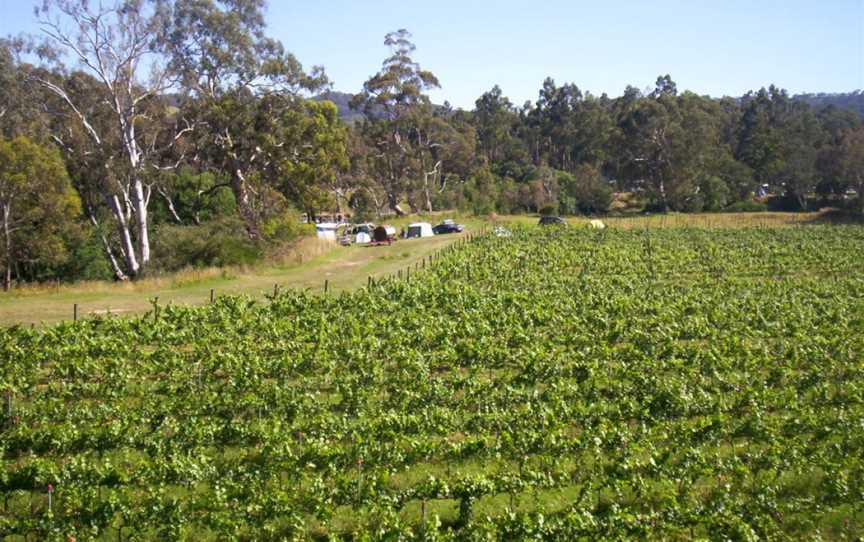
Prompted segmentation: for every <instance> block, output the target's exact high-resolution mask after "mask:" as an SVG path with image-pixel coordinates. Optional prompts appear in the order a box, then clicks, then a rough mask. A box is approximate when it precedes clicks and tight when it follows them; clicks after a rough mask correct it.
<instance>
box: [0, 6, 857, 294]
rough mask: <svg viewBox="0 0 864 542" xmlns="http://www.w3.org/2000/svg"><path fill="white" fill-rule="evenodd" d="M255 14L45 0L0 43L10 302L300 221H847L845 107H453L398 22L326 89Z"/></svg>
mask: <svg viewBox="0 0 864 542" xmlns="http://www.w3.org/2000/svg"><path fill="white" fill-rule="evenodd" d="M264 8H265V5H264V0H222V1H220V2H209V1H200V0H135V1H133V0H114V1H110V2H103V3H99V4H98V5H93V3H91V2H86V1H84V0H48V1H45V2H40V4H39V7H38V9H37V10H36V16H37V17H38V20H39V23H40V26H41V29H42V33H41V35H39V36H35V37H26V36H23V37H10V38H7V39H4V40H2V42H0V137H2V142H0V143H2V145H3V147H2V148H3V149H4V152H3V153H2V161H0V220H2V224H0V226H2V231H3V239H2V241H3V242H2V243H0V263H2V266H3V270H4V277H6V278H7V280H6V281H5V283H6V287H7V288H8V287H9V286H10V284H11V283H12V282H13V279H14V280H18V281H29V280H43V279H49V278H51V279H53V278H64V279H78V278H104V277H107V276H114V277H115V278H117V279H120V280H126V279H134V278H138V277H141V276H144V275H145V274H147V273H148V272H152V271H166V270H172V269H176V268H179V267H182V266H186V265H220V264H226V263H242V262H245V261H251V260H254V259H255V258H257V257H258V256H260V255H261V254H262V253H264V252H266V251H267V250H268V247H270V246H272V245H273V244H278V243H280V242H284V241H288V240H290V239H292V238H294V237H296V236H297V235H298V234H299V233H300V230H301V226H300V220H299V217H300V214H301V213H304V214H306V215H307V216H309V217H313V218H314V217H316V216H318V215H320V214H338V215H341V216H353V217H355V218H358V219H367V218H368V219H375V218H380V217H382V216H387V215H391V214H398V215H402V214H407V213H420V212H432V211H435V210H440V209H458V210H462V211H466V212H473V213H478V214H486V213H492V212H496V213H522V212H541V213H567V214H569V213H587V214H603V213H609V212H623V210H625V209H624V208H626V209H628V210H634V209H635V210H639V211H643V210H647V211H658V212H662V211H678V212H700V211H721V210H755V209H762V208H765V206H766V205H771V206H774V207H777V208H784V209H789V210H793V209H807V208H811V207H814V206H821V205H824V204H830V205H833V206H845V207H849V208H850V209H854V210H857V211H859V212H860V211H861V210H862V198H861V197H859V195H860V194H861V193H862V191H864V173H862V170H864V127H862V122H861V117H860V114H861V112H862V111H864V107H862V104H864V100H862V98H861V94H860V93H853V94H849V95H804V96H795V97H792V96H790V95H789V94H788V93H787V92H786V91H784V90H782V89H781V88H779V87H777V86H774V85H769V86H767V87H765V88H761V89H758V90H754V91H752V92H750V93H748V94H747V95H745V96H743V97H740V98H712V97H709V96H702V95H697V94H694V93H692V92H688V91H681V90H679V87H678V84H677V83H676V81H674V80H673V78H672V77H670V76H669V75H665V74H663V75H660V76H658V77H657V80H656V81H655V83H654V87H653V88H652V89H650V90H647V91H642V90H639V88H638V87H637V86H628V87H627V88H626V89H623V92H622V93H621V95H620V96H616V97H611V96H608V95H606V94H603V95H600V96H597V95H594V94H591V93H590V92H586V91H584V90H582V89H580V87H579V86H578V85H577V84H575V83H559V82H557V81H556V80H555V79H553V78H552V77H549V78H547V79H546V80H545V81H542V82H541V85H540V88H539V91H538V95H537V99H536V100H535V101H533V102H527V103H524V104H521V105H520V104H514V103H513V102H512V101H511V100H509V99H508V98H507V96H506V94H505V93H504V91H502V89H500V88H499V87H498V86H494V87H492V88H491V89H489V90H488V91H487V92H485V93H483V94H482V95H481V96H479V97H478V98H477V100H476V102H475V106H474V108H473V109H472V110H470V111H466V110H461V109H453V108H452V107H451V106H450V105H449V104H447V103H445V104H442V105H436V104H433V103H432V102H431V101H430V99H429V95H428V92H429V91H430V89H435V88H439V87H441V86H444V89H445V90H446V81H443V82H442V81H439V80H438V78H437V77H436V76H435V75H434V74H433V73H431V72H429V71H428V70H425V69H424V68H423V67H422V66H420V65H419V64H418V63H417V62H416V61H415V60H414V56H415V49H416V45H415V44H414V43H413V41H412V36H411V34H410V32H408V31H407V30H404V29H403V30H398V31H395V32H392V33H390V34H388V35H387V36H385V38H384V46H385V47H384V48H383V49H382V56H383V61H382V64H381V69H380V71H379V72H378V73H375V74H370V75H369V78H368V80H367V81H366V83H365V84H364V86H363V88H361V89H356V93H355V94H345V93H340V92H336V91H335V90H334V89H333V88H332V86H331V85H330V83H329V81H328V79H327V77H326V74H325V71H324V68H321V67H314V68H311V69H306V68H304V66H303V65H302V64H301V62H300V61H299V60H298V59H297V58H296V57H295V56H294V55H292V54H291V53H290V52H288V51H287V50H286V49H285V47H284V46H283V44H281V43H280V42H278V41H277V40H273V39H271V38H270V37H268V35H267V29H266V23H265V19H264V15H263V14H264ZM634 83H637V84H644V83H645V82H644V81H636V82H634ZM28 160H29V161H33V162H38V164H37V163H28ZM46 168H47V169H46ZM46 170H48V171H52V172H54V173H52V174H51V175H52V177H53V178H52V179H50V181H49V180H46V179H45V178H44V177H45V171H46ZM46 183H48V185H50V186H51V191H49V192H46V190H45V186H46ZM46 194H56V196H53V199H52V200H51V201H52V202H53V203H52V204H51V205H47V204H45V205H43V208H44V209H50V210H51V211H50V212H44V209H43V212H35V211H34V209H35V208H37V207H39V206H40V205H41V204H37V202H39V201H40V200H39V198H40V197H48V196H46ZM622 202H626V205H625V204H623V203H622ZM46 205H47V206H46ZM35 239H39V240H41V241H44V242H40V243H32V242H30V241H28V240H35ZM47 239H50V240H51V241H50V242H47V241H45V240H47ZM22 246H32V247H34V248H33V249H32V250H26V251H24V250H23V249H22V248H21V247H22ZM40 246H42V247H44V249H39V247H40ZM58 247H59V249H58ZM40 250H41V251H40Z"/></svg>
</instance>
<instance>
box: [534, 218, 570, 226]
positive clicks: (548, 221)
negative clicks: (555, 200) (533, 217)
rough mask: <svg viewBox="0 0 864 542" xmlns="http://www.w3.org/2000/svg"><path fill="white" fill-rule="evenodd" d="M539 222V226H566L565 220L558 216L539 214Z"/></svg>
mask: <svg viewBox="0 0 864 542" xmlns="http://www.w3.org/2000/svg"><path fill="white" fill-rule="evenodd" d="M539 224H540V225H541V226H566V225H567V221H566V220H564V219H563V218H561V217H560V216H541V217H540V222H539Z"/></svg>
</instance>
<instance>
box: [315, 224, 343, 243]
mask: <svg viewBox="0 0 864 542" xmlns="http://www.w3.org/2000/svg"><path fill="white" fill-rule="evenodd" d="M338 227H339V224H337V223H335V222H322V223H320V224H315V232H316V233H317V234H318V239H326V240H328V241H336V229H337V228H338Z"/></svg>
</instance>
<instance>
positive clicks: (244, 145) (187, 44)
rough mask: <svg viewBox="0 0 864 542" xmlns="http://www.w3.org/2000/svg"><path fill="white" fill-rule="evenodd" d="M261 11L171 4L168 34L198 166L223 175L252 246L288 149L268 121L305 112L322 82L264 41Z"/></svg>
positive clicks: (240, 0) (251, 0)
mask: <svg viewBox="0 0 864 542" xmlns="http://www.w3.org/2000/svg"><path fill="white" fill-rule="evenodd" d="M263 8H264V1H263V0H222V1H220V2H213V1H204V0H175V4H174V9H173V12H172V14H171V17H170V20H169V21H167V25H166V27H167V31H166V32H165V47H166V51H167V54H168V56H169V58H170V62H169V66H170V68H171V69H172V70H173V71H174V72H175V73H176V74H177V75H178V80H179V87H180V89H181V90H182V100H181V101H182V104H181V107H182V108H183V110H184V111H187V112H188V113H189V116H190V117H191V118H193V119H194V122H195V124H196V127H197V128H200V129H197V130H196V131H195V133H194V137H193V139H192V147H193V148H194V158H195V161H196V162H197V163H198V164H199V165H200V166H201V167H203V168H208V169H215V170H218V171H220V172H222V173H223V174H224V175H225V176H226V178H227V179H228V181H227V186H228V187H230V188H231V191H232V192H233V194H234V197H235V199H236V201H237V209H238V212H239V214H240V216H241V218H242V219H243V221H244V224H245V227H246V231H247V234H248V235H249V237H250V238H252V239H256V240H258V239H261V238H262V233H261V229H260V225H261V221H262V220H263V219H264V218H265V216H264V215H265V214H266V212H265V208H266V199H267V198H266V194H268V193H269V194H272V187H269V186H264V184H262V183H264V179H265V178H267V177H269V176H271V174H272V172H271V171H268V170H269V168H272V167H275V166H276V165H277V164H279V163H281V162H283V161H284V160H285V159H286V156H283V154H282V153H284V152H289V151H290V150H291V149H292V146H291V145H283V144H282V142H280V141H275V140H273V138H272V134H271V132H270V130H271V129H274V126H273V125H272V123H273V121H275V120H277V119H285V118H288V117H291V114H290V112H291V111H292V110H297V108H302V107H303V106H302V94H303V93H304V92H307V91H314V90H317V89H321V88H324V87H325V86H326V84H327V79H326V77H325V76H324V73H323V70H322V69H321V68H319V67H315V68H313V69H312V70H311V71H310V72H309V73H307V72H306V71H304V69H303V66H302V65H301V64H300V62H299V61H298V60H297V58H296V57H295V56H294V55H292V54H291V53H290V52H288V51H286V50H285V48H284V46H283V45H282V44H281V43H280V42H279V41H277V40H274V39H272V38H268V37H267V36H266V35H265V26H266V25H265V21H264V14H263ZM256 123H258V124H256ZM294 148H296V147H294Z"/></svg>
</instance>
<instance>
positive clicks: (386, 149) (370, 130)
mask: <svg viewBox="0 0 864 542" xmlns="http://www.w3.org/2000/svg"><path fill="white" fill-rule="evenodd" d="M384 45H386V46H387V47H388V48H389V49H390V56H389V57H387V58H386V59H385V60H384V62H383V64H382V67H381V71H379V72H378V73H377V74H375V75H373V76H372V77H370V78H369V79H368V80H367V81H366V82H365V83H364V84H363V91H362V92H361V93H360V94H358V95H357V96H355V98H354V100H353V101H352V105H353V106H354V107H355V108H358V109H361V108H362V110H363V112H364V113H365V115H366V120H365V122H364V125H363V127H362V130H363V132H364V135H365V137H366V138H367V139H369V140H370V142H371V145H370V146H371V147H373V148H374V149H375V151H374V152H373V154H372V155H371V156H370V157H369V160H370V161H371V167H370V169H371V170H373V171H374V175H375V176H376V177H377V179H378V180H379V182H380V183H381V184H382V186H383V188H384V192H385V193H386V197H387V205H388V207H389V208H390V210H392V211H393V212H395V213H396V214H397V215H400V216H401V215H404V214H406V213H405V210H404V209H403V208H402V207H401V205H400V202H401V200H402V198H403V196H405V195H406V193H407V192H408V191H409V189H410V185H411V182H412V181H415V180H418V179H422V180H423V187H422V190H423V193H424V195H425V200H426V201H425V204H426V207H427V210H428V211H431V196H430V187H429V180H430V177H434V178H440V169H439V168H440V165H439V164H438V162H437V161H432V162H430V159H431V157H433V155H434V154H435V152H434V149H435V148H436V147H437V146H440V145H441V144H442V142H441V141H439V140H438V139H436V138H435V137H434V135H433V131H431V130H428V129H427V128H430V127H436V128H437V127H438V123H435V122H430V118H431V117H432V103H431V101H430V100H429V96H428V95H427V94H425V92H427V91H428V90H431V89H434V88H438V87H439V86H440V84H439V82H438V78H437V77H435V75H434V74H432V73H431V72H429V71H426V70H423V69H421V68H420V65H419V64H418V63H417V62H415V61H414V60H413V59H412V58H411V54H412V53H413V52H414V51H415V50H416V48H417V47H416V46H415V45H414V43H413V42H412V41H411V33H410V32H408V31H407V30H405V29H400V30H397V31H396V32H391V33H389V34H387V35H386V36H385V37H384ZM424 157H425V158H424ZM409 203H410V204H411V206H412V210H417V209H416V207H417V205H416V204H415V203H413V201H411V200H409Z"/></svg>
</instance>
